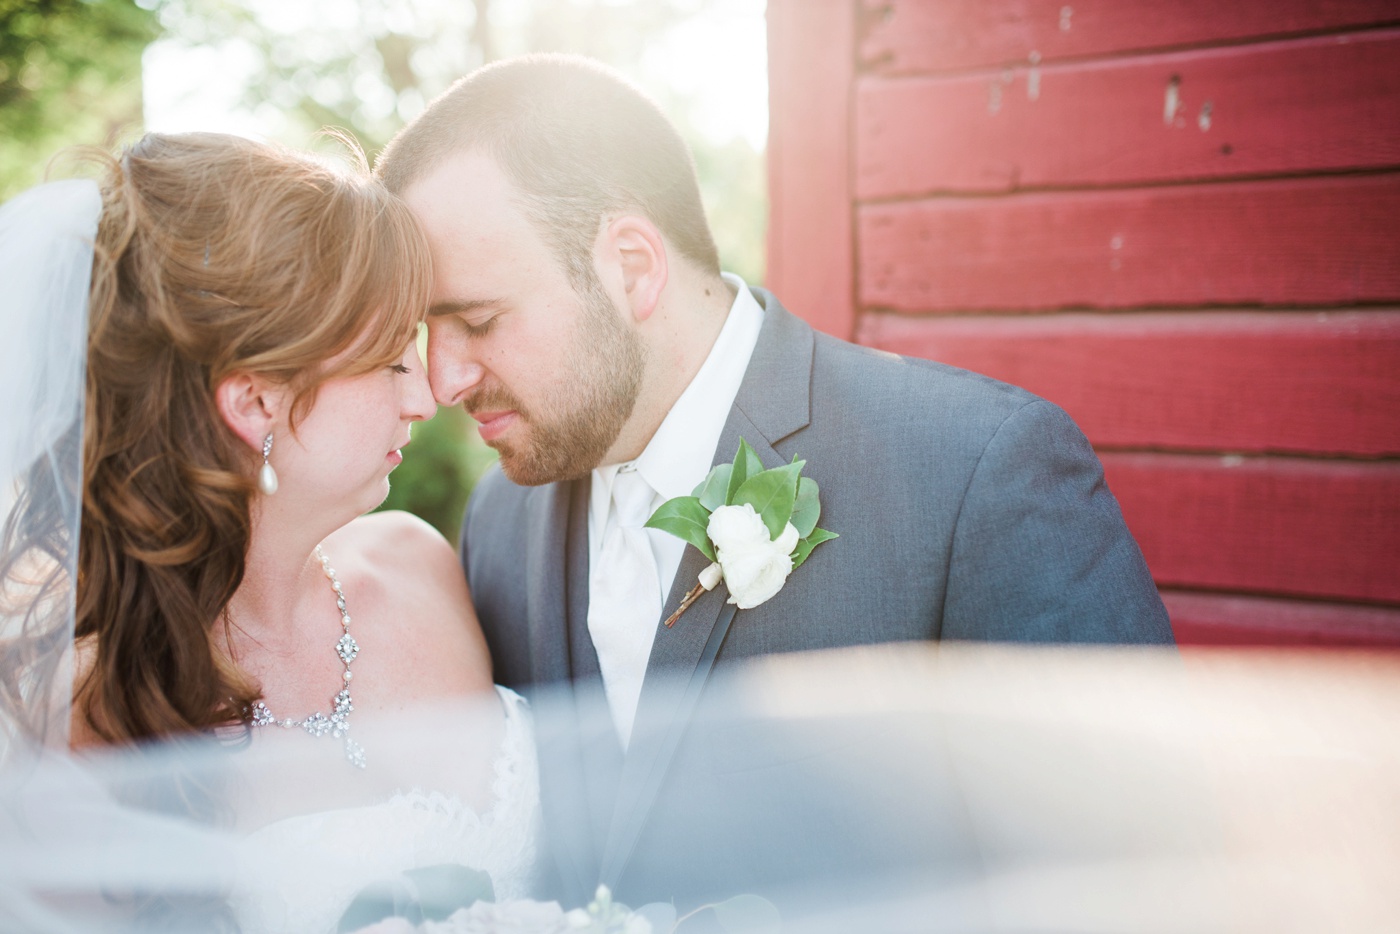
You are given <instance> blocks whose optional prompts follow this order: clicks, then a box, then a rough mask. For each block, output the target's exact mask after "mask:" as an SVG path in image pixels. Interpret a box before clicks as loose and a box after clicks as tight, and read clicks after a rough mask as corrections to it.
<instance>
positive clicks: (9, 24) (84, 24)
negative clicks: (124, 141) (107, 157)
mask: <svg viewBox="0 0 1400 934" xmlns="http://www.w3.org/2000/svg"><path fill="white" fill-rule="evenodd" d="M156 33H157V24H156V17H155V14H154V13H153V12H151V11H150V10H148V9H144V8H142V7H140V6H138V5H137V4H136V3H135V2H133V0H0V200H4V199H7V198H9V197H10V196H11V195H14V194H17V193H18V192H20V191H22V190H24V189H25V188H28V187H30V186H31V185H34V184H36V183H37V182H39V181H42V180H43V176H44V168H45V166H46V165H47V163H48V161H49V159H50V158H51V157H52V156H53V155H54V154H55V153H57V152H59V151H60V150H62V149H63V148H64V147H67V146H72V145H97V146H105V147H110V146H111V145H112V144H113V142H115V141H116V140H118V139H120V138H122V137H123V136H127V135H131V134H133V133H135V132H137V131H138V130H139V126H140V122H141V52H142V50H143V49H144V48H145V47H146V45H147V43H149V42H150V41H151V40H152V39H153V38H154V37H155V36H156Z"/></svg>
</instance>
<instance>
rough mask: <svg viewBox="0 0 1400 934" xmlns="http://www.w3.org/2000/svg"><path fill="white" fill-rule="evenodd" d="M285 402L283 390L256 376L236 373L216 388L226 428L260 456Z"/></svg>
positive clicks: (221, 415)
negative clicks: (264, 440)
mask: <svg viewBox="0 0 1400 934" xmlns="http://www.w3.org/2000/svg"><path fill="white" fill-rule="evenodd" d="M284 401H285V399H284V392H283V390H282V389H281V387H278V386H276V385H274V384H273V383H271V382H269V381H268V380H266V379H264V378H262V377H260V376H257V375H256V374H253V373H245V372H242V371H240V372H236V373H232V374H230V375H229V376H228V377H226V378H225V379H224V380H223V382H221V383H219V385H218V386H215V387H214V404H215V405H216V406H218V409H219V415H220V417H221V418H223V420H224V424H225V425H228V427H229V428H230V429H231V430H232V431H233V433H234V434H236V435H238V437H239V438H241V439H242V440H243V443H245V444H247V445H248V446H249V447H250V448H252V449H253V450H254V451H256V452H259V453H261V452H262V445H263V438H265V437H267V433H268V432H269V431H271V430H272V426H273V425H274V424H275V423H276V422H277V420H278V416H279V415H280V413H281V410H282V406H283V404H284Z"/></svg>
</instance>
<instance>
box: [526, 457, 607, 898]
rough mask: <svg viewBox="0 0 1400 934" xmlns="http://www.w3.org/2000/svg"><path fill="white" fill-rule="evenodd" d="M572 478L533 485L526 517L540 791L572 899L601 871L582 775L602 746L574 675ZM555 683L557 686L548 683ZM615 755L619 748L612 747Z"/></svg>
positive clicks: (575, 553) (591, 806) (556, 856)
mask: <svg viewBox="0 0 1400 934" xmlns="http://www.w3.org/2000/svg"><path fill="white" fill-rule="evenodd" d="M573 486H574V484H571V483H553V484H549V485H547V486H542V487H537V488H535V489H533V490H531V491H530V493H529V499H528V501H527V505H526V517H525V521H526V522H527V523H528V529H527V533H526V542H527V546H526V553H525V574H524V587H525V617H526V618H525V625H526V627H527V631H528V633H529V639H530V676H531V681H532V682H533V684H534V685H535V686H536V688H537V689H539V691H541V692H542V693H537V695H536V698H535V699H536V701H537V703H540V704H542V705H543V704H548V705H549V714H548V715H546V711H545V709H544V707H543V706H542V707H541V709H540V716H539V717H538V718H537V726H536V729H537V745H538V753H539V760H540V797H541V807H542V808H543V810H544V817H545V822H546V825H547V826H548V828H549V844H550V849H551V851H552V853H553V856H554V859H555V863H556V866H557V868H558V871H559V877H560V882H561V884H562V885H563V886H564V890H565V891H566V892H567V893H569V895H570V897H571V898H573V899H578V898H584V897H586V896H587V895H590V894H591V893H592V891H593V887H594V886H595V885H596V880H597V878H598V849H597V846H598V844H597V842H596V841H597V840H598V833H597V829H596V827H595V826H594V820H595V818H594V816H593V815H594V813H595V810H596V808H595V807H594V802H592V801H590V795H589V787H588V786H587V785H586V784H585V783H582V782H580V781H578V780H577V778H578V776H579V775H581V774H586V773H588V772H589V771H590V759H589V756H590V755H591V754H593V753H595V752H596V751H597V749H598V745H597V742H596V739H597V738H596V737H590V736H586V735H585V734H584V732H583V727H584V725H585V724H588V725H591V726H594V727H596V725H597V724H596V720H597V718H596V716H591V715H590V714H589V711H588V710H587V709H580V707H579V704H578V700H577V699H576V698H575V696H574V692H573V690H572V689H571V688H570V687H569V678H570V675H571V671H570V669H571V664H570V654H571V653H570V645H569V622H570V619H571V607H570V606H569V604H570V603H576V602H577V601H576V600H574V601H570V600H569V595H570V593H571V591H573V590H577V589H578V588H577V583H576V582H575V586H574V587H572V588H571V587H570V586H569V584H570V581H569V578H570V577H571V576H572V575H574V574H576V573H577V568H576V565H577V564H578V550H579V549H578V547H576V546H577V545H578V542H576V541H571V539H576V538H577V536H578V534H579V533H578V530H577V529H572V526H574V525H575V524H576V523H574V522H571V521H570V507H571V502H572V500H573V499H574V497H573V492H574V491H573V489H572V488H573ZM582 534H583V535H584V536H585V538H584V541H583V544H582V552H583V569H582V573H583V578H582V579H583V581H584V590H583V593H584V597H583V608H582V609H583V614H584V617H585V618H586V614H587V612H588V608H587V580H588V565H587V560H588V545H587V538H586V536H587V529H586V527H585V529H584V530H583V533H582ZM552 687H557V688H558V689H551V688H552ZM614 756H616V753H614Z"/></svg>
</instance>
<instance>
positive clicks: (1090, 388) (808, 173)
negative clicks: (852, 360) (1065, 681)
mask: <svg viewBox="0 0 1400 934" xmlns="http://www.w3.org/2000/svg"><path fill="white" fill-rule="evenodd" d="M768 25H769V55H770V61H769V71H770V95H771V125H770V141H769V174H770V185H771V199H772V208H771V221H770V230H769V257H768V268H769V285H770V286H771V287H772V288H773V289H774V291H775V292H777V294H778V295H779V296H780V297H781V298H782V299H783V301H784V303H785V304H787V305H788V307H790V308H793V309H794V310H795V311H797V312H798V313H799V314H802V315H804V316H805V317H806V318H807V319H808V320H809V321H811V322H812V323H814V324H815V325H816V326H818V327H820V328H822V329H824V330H826V331H828V332H830V333H833V334H836V335H838V336H841V337H845V338H848V339H853V340H856V341H859V342H860V343H864V344H869V345H873V346H876V347H882V348H885V349H888V350H892V351H895V352H898V353H903V354H911V355H916V356H922V357H928V358H931V359H935V360H941V361H945V362H947V363H951V364H954V365H957V366H961V367H966V368H968V369H972V370H976V371H979V372H982V373H987V374H989V375H991V376H995V377H997V378H1000V379H1004V380H1007V381H1009V382H1013V383H1016V384H1018V385H1021V386H1024V387H1026V388H1027V389H1030V390H1031V391H1033V392H1036V393H1038V394H1040V395H1042V396H1045V397H1046V398H1049V399H1051V400H1053V401H1055V402H1057V403H1059V404H1060V405H1062V406H1064V408H1065V409H1066V410H1068V411H1069V413H1070V414H1071V415H1072V416H1074V418H1075V419H1076V420H1077V421H1078V422H1079V424H1080V426H1081V427H1082V428H1083V429H1084V431H1085V432H1086V434H1088V436H1089V439H1090V441H1092V442H1093V444H1094V446H1095V448H1096V449H1097V450H1098V452H1099V455H1100V457H1101V458H1102V459H1103V462H1104V467H1105V469H1106V471H1107V474H1108V480H1109V485H1110V487H1111V488H1112V489H1113V492H1114V493H1115V494H1116V495H1117V497H1118V500H1119V502H1120V503H1121V504H1122V507H1123V512H1124V514H1125V516H1126V517H1127V521H1128V525H1129V526H1130V528H1131V529H1132V531H1133V533H1134V535H1135V536H1136V537H1137V539H1138V542H1139V544H1140V545H1141V546H1142V549H1143V552H1144V554H1145V555H1146V556H1147V561H1148V564H1149V565H1150V567H1151V568H1152V572H1153V575H1154V576H1155V577H1156V579H1157V582H1158V585H1159V587H1160V588H1161V590H1162V593H1163V597H1164V599H1165V601H1166V603H1167V607H1168V609H1169V611H1170V612H1171V614H1172V622H1173V625H1174V627H1175V628H1176V634H1177V638H1178V639H1179V640H1180V641H1181V642H1183V643H1193V642H1194V643H1227V644H1249V643H1280V644H1298V643H1314V644H1319V643H1320V644H1335V645H1380V644H1384V645H1400V4H1397V3H1396V2H1395V0H1238V2H1220V0H1054V2H1051V0H883V2H880V0H769V4H768Z"/></svg>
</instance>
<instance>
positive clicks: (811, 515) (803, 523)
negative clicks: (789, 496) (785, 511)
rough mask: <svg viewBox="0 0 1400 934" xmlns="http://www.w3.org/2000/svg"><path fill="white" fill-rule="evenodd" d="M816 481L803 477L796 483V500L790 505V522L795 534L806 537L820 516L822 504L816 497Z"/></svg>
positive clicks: (817, 491) (815, 525)
mask: <svg viewBox="0 0 1400 934" xmlns="http://www.w3.org/2000/svg"><path fill="white" fill-rule="evenodd" d="M819 492H820V491H819V490H818V489H817V481H815V480H813V479H812V478H811V477H803V478H802V479H801V480H800V481H798V484H797V500H796V501H795V502H794V503H793V505H792V524H793V526H794V527H795V528H796V529H797V534H798V535H800V536H802V537H803V538H806V537H807V536H808V535H811V534H812V530H813V529H815V528H816V527H817V520H818V519H820V518H821V517H822V504H821V502H820V501H819V500H818V499H817V494H818V493H819Z"/></svg>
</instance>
